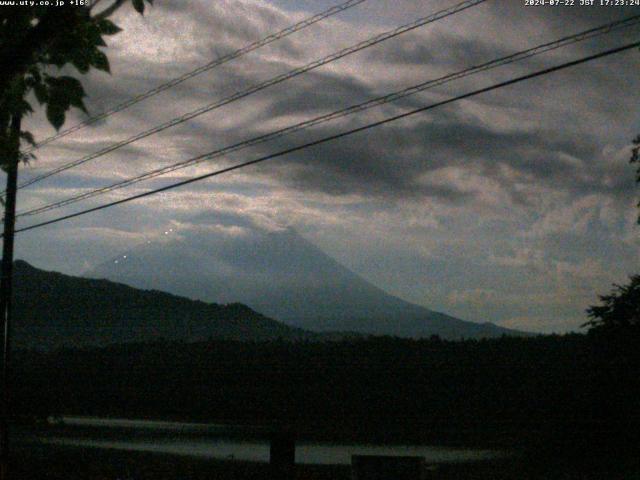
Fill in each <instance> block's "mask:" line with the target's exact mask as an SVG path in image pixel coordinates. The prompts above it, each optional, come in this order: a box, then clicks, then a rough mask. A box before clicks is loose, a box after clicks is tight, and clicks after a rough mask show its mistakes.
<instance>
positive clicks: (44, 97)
mask: <svg viewBox="0 0 640 480" xmlns="http://www.w3.org/2000/svg"><path fill="white" fill-rule="evenodd" d="M33 93H35V95H36V100H38V103H40V105H42V104H43V103H47V101H48V100H49V91H48V90H47V87H46V86H45V85H44V84H43V83H40V82H39V83H36V84H35V85H34V86H33Z"/></svg>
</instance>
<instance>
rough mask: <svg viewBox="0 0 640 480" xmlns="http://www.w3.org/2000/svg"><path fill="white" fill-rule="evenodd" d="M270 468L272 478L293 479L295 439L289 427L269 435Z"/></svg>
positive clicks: (278, 479) (279, 479) (280, 479)
mask: <svg viewBox="0 0 640 480" xmlns="http://www.w3.org/2000/svg"><path fill="white" fill-rule="evenodd" d="M269 453H270V458H269V463H270V466H271V467H270V469H271V475H272V478H273V479H274V480H276V479H277V480H293V479H294V477H295V463H296V441H295V435H294V434H293V432H292V431H291V430H289V429H284V430H279V431H277V432H275V433H274V434H273V435H272V437H271V447H270V451H269Z"/></svg>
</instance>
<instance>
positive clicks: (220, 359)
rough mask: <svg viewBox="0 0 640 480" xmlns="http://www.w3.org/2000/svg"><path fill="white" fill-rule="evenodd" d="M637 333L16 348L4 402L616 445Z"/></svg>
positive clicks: (486, 440)
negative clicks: (11, 391) (9, 397)
mask: <svg viewBox="0 0 640 480" xmlns="http://www.w3.org/2000/svg"><path fill="white" fill-rule="evenodd" d="M637 340H638V339H637V336H636V337H635V338H634V337H633V335H628V334H625V335H618V336H617V337H616V338H615V339H614V340H612V339H611V338H605V336H604V334H593V335H577V334H574V335H565V336H540V337H530V338H509V337H504V338H500V339H492V340H480V341H478V340H468V341H457V342H453V341H444V340H441V339H439V338H437V337H434V338H431V339H429V340H405V339H398V338H390V337H371V338H368V339H352V340H348V341H346V340H345V341H341V342H284V341H272V342H233V341H209V342H201V343H184V342H168V341H159V342H153V343H138V344H122V345H114V346H111V347H105V348H92V349H82V350H79V349H78V350H71V349H65V350H58V351H55V352H50V353H42V352H40V353H38V352H31V351H20V352H17V355H16V357H15V364H14V365H15V369H14V375H15V378H14V380H13V384H14V385H15V386H16V388H17V390H16V392H15V395H14V398H13V402H14V405H15V408H16V409H17V410H18V411H19V412H20V414H21V415H22V416H23V417H24V416H25V415H26V416H29V415H31V416H34V415H39V416H46V415H50V414H60V415H63V414H73V415H97V416H113V417H126V418H158V419H176V420H188V421H206V422H226V423H247V424H253V425H256V424H257V425H274V424H275V425H287V426H289V427H291V428H294V429H296V430H297V431H298V432H299V434H300V435H302V436H319V437H325V438H331V439H338V438H340V439H343V440H344V439H353V440H358V441H368V440H372V441H390V442H391V441H412V442H414V441H415V442H429V441H434V440H437V441H440V442H446V441H450V442H465V443H469V442H476V441H477V442H478V443H483V444H500V443H509V444H512V443H513V442H514V441H516V442H520V443H522V442H525V441H526V442H529V441H532V442H535V441H538V442H545V443H546V444H548V445H552V444H553V442H556V441H557V442H565V443H571V444H572V445H575V446H576V448H578V447H579V448H582V447H584V443H585V442H587V441H589V442H593V444H598V445H602V444H603V442H602V441H601V440H602V438H606V442H604V443H605V444H607V445H614V444H616V443H615V440H616V438H618V437H617V436H619V438H621V439H624V438H626V437H625V436H624V435H627V434H630V433H632V432H633V428H631V427H630V426H631V425H634V424H637V423H638V421H639V420H640V408H639V405H638V402H637V399H638V393H640V388H639V384H640V381H639V380H638V375H637V366H638V358H639V355H638V351H637V348H636V346H637V344H638V343H637ZM626 427H629V428H626ZM603 436H606V437H603ZM624 441H626V440H624ZM599 448H600V447H599ZM612 448H613V447H612ZM616 448H617V447H616Z"/></svg>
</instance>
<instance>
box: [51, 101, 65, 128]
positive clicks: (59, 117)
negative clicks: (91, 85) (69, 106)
mask: <svg viewBox="0 0 640 480" xmlns="http://www.w3.org/2000/svg"><path fill="white" fill-rule="evenodd" d="M65 110H66V109H65V108H62V106H61V105H60V104H57V103H48V104H47V120H49V122H50V123H51V125H53V127H54V128H55V129H56V130H60V127H61V126H62V125H63V124H64V117H65Z"/></svg>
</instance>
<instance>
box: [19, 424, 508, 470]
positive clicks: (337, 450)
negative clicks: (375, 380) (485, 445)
mask: <svg viewBox="0 0 640 480" xmlns="http://www.w3.org/2000/svg"><path fill="white" fill-rule="evenodd" d="M63 422H64V427H61V428H56V427H55V426H53V427H52V428H51V429H46V430H45V431H43V432H36V433H35V437H36V438H37V441H38V442H40V443H42V444H45V445H46V444H49V445H56V446H68V447H84V448H100V449H118V450H129V451H140V452H154V453H166V454H172V455H187V456H193V457H201V458H216V459H235V460H248V461H254V462H268V461H269V442H268V441H266V440H265V441H261V440H251V441H244V440H236V439H233V438H228V434H229V433H233V432H234V430H236V431H240V430H242V429H245V428H246V427H233V426H228V425H215V424H195V423H174V422H156V421H141V420H127V419H102V418H91V417H64V418H63ZM74 429H75V430H77V435H75V434H74ZM114 431H117V432H118V433H117V435H114ZM88 432H89V433H90V435H87V433H88ZM101 436H102V437H103V438H101ZM30 437H32V438H33V437H34V435H30ZM36 438H33V440H36ZM352 455H411V456H420V457H424V458H425V459H426V461H427V463H452V462H467V461H474V460H484V459H490V458H496V457H499V456H502V454H501V453H500V452H497V451H492V450H478V449H465V448H446V447H437V446H421V445H350V444H336V443H321V442H304V441H300V442H297V443H296V463H300V464H325V465H348V464H350V463H351V456H352Z"/></svg>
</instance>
